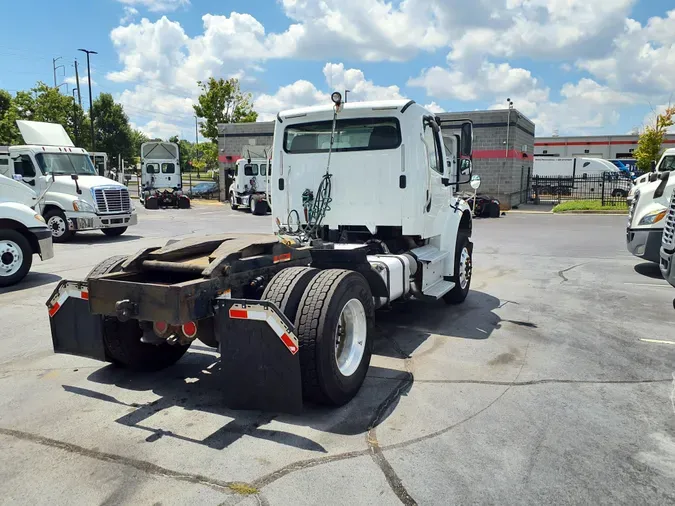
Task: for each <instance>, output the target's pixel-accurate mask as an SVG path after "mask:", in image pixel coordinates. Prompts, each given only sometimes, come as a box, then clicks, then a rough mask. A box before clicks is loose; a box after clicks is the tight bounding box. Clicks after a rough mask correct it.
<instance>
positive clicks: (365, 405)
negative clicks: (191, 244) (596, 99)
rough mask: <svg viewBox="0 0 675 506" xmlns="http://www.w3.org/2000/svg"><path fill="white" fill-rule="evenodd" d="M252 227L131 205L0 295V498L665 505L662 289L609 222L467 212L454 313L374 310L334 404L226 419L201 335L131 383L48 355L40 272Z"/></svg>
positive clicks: (667, 364) (667, 315)
mask: <svg viewBox="0 0 675 506" xmlns="http://www.w3.org/2000/svg"><path fill="white" fill-rule="evenodd" d="M270 224H271V219H270V218H268V217H267V218H263V217H255V216H251V215H250V214H247V213H240V212H233V211H230V210H229V208H227V207H224V206H220V205H214V204H212V205H204V206H197V207H196V208H194V209H192V210H190V211H173V210H170V211H153V212H149V213H148V212H144V211H143V212H142V215H141V218H140V224H139V225H138V226H137V227H134V228H132V229H130V230H129V231H128V232H127V234H126V235H124V236H122V237H120V238H118V239H111V238H107V237H105V236H103V235H102V234H100V233H91V234H81V235H79V236H78V237H77V239H76V240H75V241H74V242H73V243H70V244H66V245H56V248H55V252H56V257H55V258H54V259H53V260H51V261H49V262H45V263H41V262H40V261H39V260H38V259H36V262H35V264H34V269H33V271H32V273H31V274H30V275H29V276H28V277H27V278H26V280H25V282H24V283H23V284H22V285H20V286H18V287H14V288H13V289H5V290H0V322H2V330H3V331H2V336H1V337H0V447H1V448H2V451H0V484H1V485H0V490H1V491H2V492H1V493H0V503H2V504H16V503H21V504H49V505H54V504H68V505H71V504H87V505H88V504H121V503H125V504H148V505H151V504H162V505H168V504H186V503H199V504H214V505H215V504H247V505H254V504H270V505H277V504H279V505H282V504H294V505H296V504H297V505H300V504H396V503H397V502H402V503H404V504H414V503H419V504H468V503H474V504H477V503H479V504H496V503H502V504H580V503H583V504H672V503H673V502H674V501H675V399H674V398H673V395H674V392H673V371H675V345H672V344H667V341H668V340H670V341H673V340H675V330H674V329H675V310H673V307H672V300H673V298H674V297H675V290H674V289H672V288H671V287H670V286H669V285H667V284H666V282H665V281H663V280H662V279H660V276H659V274H658V268H654V267H653V266H651V265H648V264H644V263H642V262H640V261H639V260H638V259H636V258H634V257H632V256H631V255H630V254H629V253H628V252H627V251H626V249H625V245H624V226H625V217H622V216H556V215H549V214H537V215H533V214H516V213H510V214H508V215H507V216H506V217H503V218H500V219H492V220H480V221H477V222H476V224H475V233H474V239H473V240H474V244H475V247H474V266H475V270H474V278H473V284H472V292H471V293H470V295H469V298H468V299H467V301H466V302H465V304H463V305H461V306H458V307H448V306H446V305H444V304H443V303H440V304H434V305H425V304H421V303H408V304H406V305H402V306H397V307H395V308H394V309H392V310H390V311H387V312H383V313H381V314H379V315H378V337H377V340H376V343H375V355H374V356H373V361H372V363H371V368H370V371H369V374H368V378H367V379H366V382H365V384H364V387H363V388H362V390H361V392H360V393H359V395H358V396H357V398H356V399H355V400H354V401H352V402H351V403H350V404H348V405H347V406H344V407H343V408H341V409H337V410H335V409H325V408H318V407H312V406H309V407H307V408H306V409H305V411H304V412H303V413H302V415H299V416H288V415H276V414H273V413H259V412H235V411H231V410H228V409H226V408H225V407H224V406H223V405H222V402H221V400H220V394H219V392H220V391H221V390H222V389H225V388H237V385H223V384H220V383H219V380H218V375H217V374H214V369H215V366H214V363H215V361H216V355H215V353H213V351H212V350H211V349H210V348H207V347H206V346H203V345H202V346H199V345H196V346H193V348H191V350H190V352H189V353H188V354H187V355H186V356H185V357H184V358H183V359H182V360H181V361H180V362H179V363H178V364H177V365H175V366H173V367H171V368H169V369H167V370H165V371H162V372H160V373H156V374H146V375H139V374H132V373H129V372H125V371H123V370H120V369H117V368H115V367H113V366H111V365H106V364H102V363H99V362H95V361H91V360H87V359H84V358H78V357H71V356H65V355H58V356H57V355H54V354H53V353H52V349H51V338H50V333H49V320H48V316H47V311H46V308H45V305H44V304H45V301H46V300H47V298H48V297H49V295H50V294H51V292H52V290H53V289H54V287H55V286H56V283H57V282H58V280H60V279H62V278H63V279H81V278H83V277H84V276H85V275H86V274H87V272H88V271H89V270H90V269H91V268H92V267H93V266H95V265H96V264H97V263H98V262H100V261H101V260H103V259H105V258H107V257H109V256H112V255H117V254H125V253H132V252H135V251H137V250H139V249H141V248H143V247H147V246H152V245H162V244H164V243H165V242H166V240H168V239H170V238H175V237H176V236H185V235H190V234H206V233H220V232H261V233H262V232H267V231H268V230H269V227H270ZM643 339H644V340H647V341H644V340H643ZM655 341H664V342H663V343H660V342H655Z"/></svg>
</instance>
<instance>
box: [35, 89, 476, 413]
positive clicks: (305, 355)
mask: <svg viewBox="0 0 675 506" xmlns="http://www.w3.org/2000/svg"><path fill="white" fill-rule="evenodd" d="M332 101H333V104H331V105H323V106H317V107H311V108H305V109H296V110H291V111H284V112H280V113H279V114H278V115H277V118H276V122H275V130H274V141H273V142H274V144H273V148H274V151H273V163H274V169H273V172H272V174H273V180H272V188H271V191H272V199H273V202H274V206H273V208H272V215H273V220H272V230H270V234H269V235H222V236H208V237H203V238H191V239H185V240H180V241H177V242H174V241H170V242H169V243H168V244H167V245H165V246H163V247H154V248H148V249H144V250H142V251H139V252H137V253H135V254H132V255H130V256H121V257H112V258H110V259H108V260H106V261H104V262H102V263H101V264H100V265H98V266H97V267H96V268H94V270H93V271H92V272H91V273H90V274H89V276H88V277H87V278H86V279H84V280H81V281H68V280H64V281H62V282H61V283H59V285H58V286H57V288H56V290H55V291H54V293H53V294H52V296H51V297H50V298H49V300H48V301H47V307H48V310H49V315H50V320H51V330H52V340H53V345H54V350H55V352H57V353H70V354H75V355H81V356H85V357H90V358H94V359H98V360H102V361H110V362H114V363H116V364H118V365H120V366H124V367H129V368H134V369H141V370H148V369H151V370H157V369H161V368H164V367H167V366H169V365H171V364H173V363H174V362H176V361H177V360H179V359H180V357H181V356H182V355H183V354H184V353H185V352H186V351H187V349H188V348H189V346H190V344H191V343H193V342H194V341H195V340H196V339H199V340H200V341H202V342H203V343H205V344H206V345H208V346H212V347H214V348H218V349H219V351H220V362H221V367H220V370H219V374H220V375H221V376H220V377H221V381H222V385H223V395H224V400H225V403H226V404H227V405H228V406H229V407H231V408H235V409H237V408H241V409H264V410H272V411H290V412H296V411H298V410H299V409H301V407H302V400H303V398H304V399H307V400H310V401H312V402H316V403H322V404H328V405H342V404H344V403H346V402H348V401H349V400H350V399H352V398H353V397H354V396H355V395H356V394H357V392H358V391H359V389H360V387H361V384H362V383H363V381H364V378H365V376H366V372H367V369H368V366H369V363H370V357H371V350H372V345H373V343H372V341H373V338H374V333H373V321H374V317H375V310H376V309H379V308H384V307H389V306H391V305H393V304H395V303H398V302H402V301H406V300H408V299H417V300H421V301H430V302H433V301H437V300H439V299H443V300H445V301H446V302H447V303H450V304H457V303H461V302H463V301H464V300H465V298H466V297H467V295H468V293H469V288H470V284H471V276H472V272H473V263H472V252H473V245H472V242H471V233H472V218H471V211H470V209H469V207H468V205H467V204H466V203H465V202H464V201H463V200H462V199H461V198H458V196H457V191H458V188H459V185H460V184H464V183H466V182H468V180H469V178H470V168H471V147H472V137H473V135H472V124H471V122H470V121H460V122H456V123H455V122H447V123H443V122H442V121H441V119H440V118H439V117H436V116H435V115H434V114H432V113H430V112H429V111H427V110H426V109H424V108H423V107H421V106H420V105H417V104H415V103H414V102H413V101H401V100H397V101H380V102H362V103H358V102H355V103H349V104H344V103H343V102H342V97H341V96H340V94H339V93H333V95H332ZM442 123H443V133H444V134H445V136H446V139H445V141H446V142H445V144H446V148H445V149H444V147H443V138H442V135H441V124H442ZM449 132H453V133H452V134H451V135H450V138H449V139H448V138H447V137H448V135H449ZM460 166H464V167H467V169H468V172H469V174H468V175H467V178H466V179H465V180H463V178H462V176H461V171H460V170H458V167H460ZM375 188H376V189H377V191H375V190H374V189H375ZM308 190H309V192H308ZM309 193H311V196H310V195H309ZM441 310H442V309H440V308H439V311H441Z"/></svg>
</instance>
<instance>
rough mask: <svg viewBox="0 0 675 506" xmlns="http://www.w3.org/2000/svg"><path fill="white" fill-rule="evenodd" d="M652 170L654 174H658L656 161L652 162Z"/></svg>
mask: <svg viewBox="0 0 675 506" xmlns="http://www.w3.org/2000/svg"><path fill="white" fill-rule="evenodd" d="M651 169H652V172H656V161H655V160H652V163H651Z"/></svg>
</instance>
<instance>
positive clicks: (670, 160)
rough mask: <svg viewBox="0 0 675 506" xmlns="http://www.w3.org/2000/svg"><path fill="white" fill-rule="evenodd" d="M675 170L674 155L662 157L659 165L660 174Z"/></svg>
mask: <svg viewBox="0 0 675 506" xmlns="http://www.w3.org/2000/svg"><path fill="white" fill-rule="evenodd" d="M671 170H675V155H669V156H664V157H663V160H662V161H661V164H660V165H659V171H660V172H670V171H671Z"/></svg>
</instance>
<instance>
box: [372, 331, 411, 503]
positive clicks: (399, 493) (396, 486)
mask: <svg viewBox="0 0 675 506" xmlns="http://www.w3.org/2000/svg"><path fill="white" fill-rule="evenodd" d="M387 339H388V340H389V342H391V344H392V347H393V348H394V350H395V351H396V353H398V354H399V355H400V357H401V358H402V359H403V363H404V366H405V369H406V377H405V378H403V379H401V380H400V381H399V383H398V385H397V386H396V388H395V389H394V390H392V391H391V393H390V394H389V395H388V396H387V397H386V398H385V399H384V401H382V403H380V405H379V406H378V407H377V409H376V410H375V414H374V415H373V418H372V419H371V421H370V424H369V427H368V431H367V432H366V444H367V445H368V448H369V450H370V455H371V458H372V459H373V462H374V463H375V464H376V465H377V467H379V468H380V470H381V471H382V474H384V477H385V479H386V480H387V483H388V484H389V487H390V488H391V490H392V492H394V494H395V495H396V497H398V499H399V501H401V503H402V504H404V505H405V506H416V505H417V502H416V501H415V499H413V498H412V496H411V495H410V494H409V493H408V491H407V490H406V488H405V485H403V481H402V480H401V478H400V477H399V476H398V474H396V471H395V470H394V468H393V467H392V465H391V464H390V463H389V461H388V460H387V458H386V457H385V456H384V453H383V452H382V448H381V446H380V443H379V441H378V440H377V426H378V425H380V423H382V421H383V420H384V418H385V417H386V416H387V414H388V413H389V412H390V410H391V409H392V407H393V406H394V404H395V403H396V401H398V400H399V399H400V398H401V396H402V395H404V394H406V393H407V392H408V391H409V390H410V388H411V387H412V384H413V381H414V376H413V371H412V359H411V357H410V355H408V354H406V353H405V352H404V351H403V350H402V349H401V347H400V346H399V344H398V343H397V342H396V339H394V338H393V337H390V336H387Z"/></svg>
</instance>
